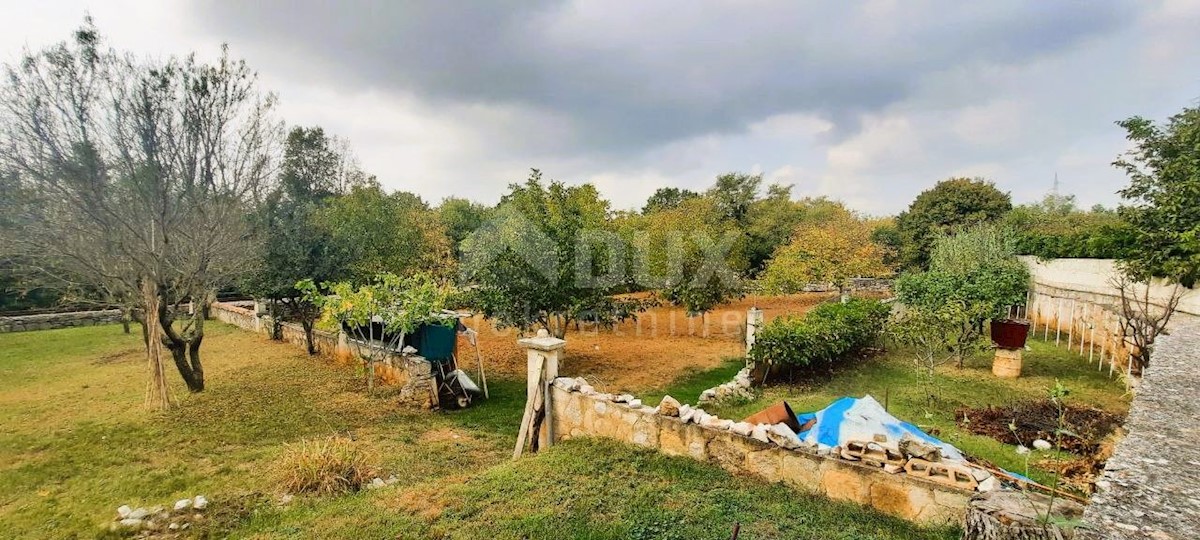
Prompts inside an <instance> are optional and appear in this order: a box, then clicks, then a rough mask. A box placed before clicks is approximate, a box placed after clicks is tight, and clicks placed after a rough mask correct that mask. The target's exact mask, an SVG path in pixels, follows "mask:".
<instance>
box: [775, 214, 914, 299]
mask: <svg viewBox="0 0 1200 540" xmlns="http://www.w3.org/2000/svg"><path fill="white" fill-rule="evenodd" d="M874 230H875V226H874V225H873V224H872V223H871V222H869V221H867V220H864V219H862V218H860V217H858V216H855V215H854V214H853V213H852V212H850V211H849V210H847V209H845V208H844V207H840V208H839V209H838V210H836V211H834V212H833V215H832V216H830V217H828V218H826V219H824V220H821V221H813V222H807V223H804V224H802V225H800V226H799V227H797V228H796V230H795V231H794V232H793V233H792V238H791V241H789V242H788V243H787V244H784V245H783V246H780V247H779V248H778V249H776V250H775V255H774V257H772V258H771V260H770V262H768V263H767V268H766V270H765V271H764V272H763V276H762V278H763V284H764V288H765V289H766V290H767V291H770V292H774V293H794V292H800V291H802V290H804V287H805V286H806V285H809V284H811V283H832V284H833V285H834V286H836V287H837V288H838V290H840V291H845V289H846V287H847V286H848V285H849V281H850V278H854V277H882V276H886V275H888V274H890V273H891V269H889V268H888V267H887V265H886V264H884V251H883V248H881V247H880V246H879V245H877V244H876V243H875V242H874V241H872V239H871V234H872V233H873V232H874Z"/></svg>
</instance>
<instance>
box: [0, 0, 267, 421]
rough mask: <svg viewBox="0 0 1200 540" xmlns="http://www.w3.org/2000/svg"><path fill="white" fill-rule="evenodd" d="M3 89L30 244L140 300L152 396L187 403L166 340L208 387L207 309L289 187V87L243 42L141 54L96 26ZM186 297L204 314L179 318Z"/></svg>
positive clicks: (195, 381) (96, 287) (23, 233)
mask: <svg viewBox="0 0 1200 540" xmlns="http://www.w3.org/2000/svg"><path fill="white" fill-rule="evenodd" d="M0 84H2V86H0V170H3V171H5V173H4V175H11V177H15V178H17V179H18V181H19V182H20V183H21V185H22V186H23V188H24V189H23V190H22V193H24V195H25V196H24V197H23V198H22V200H21V201H20V208H19V210H18V214H17V215H18V216H19V222H20V225H19V230H18V231H17V233H16V234H13V235H11V236H12V238H13V240H14V241H15V242H16V244H17V245H16V246H15V249H17V250H19V251H20V253H21V255H22V257H23V260H24V261H25V262H26V263H27V264H28V266H29V267H30V268H33V269H41V270H49V269H53V271H44V272H43V274H44V275H45V277H47V278H48V279H49V280H53V281H55V282H56V283H57V284H58V285H59V286H60V287H63V288H67V289H71V290H73V291H76V292H78V293H80V294H87V295H91V296H93V297H95V298H100V299H104V300H106V301H110V302H113V301H115V302H119V303H123V304H127V305H130V306H134V307H136V308H137V310H138V313H140V314H141V316H140V321H141V322H142V323H143V329H144V332H145V334H146V335H145V337H146V340H145V343H146V352H147V358H148V364H149V365H150V373H151V384H150V391H149V392H148V393H147V395H148V400H147V401H148V404H150V405H151V406H153V407H166V406H167V405H169V403H170V402H171V396H170V394H169V387H168V385H167V383H166V380H165V376H164V359H163V356H162V350H161V349H162V347H165V348H166V349H168V350H169V351H170V352H171V356H172V358H173V360H174V363H175V366H176V368H177V370H178V371H179V373H180V375H181V376H182V377H183V379H184V381H185V382H186V383H187V386H188V388H189V390H191V391H200V390H203V388H204V370H203V367H202V364H201V361H200V346H201V342H202V340H203V337H204V317H205V314H206V312H207V309H206V307H205V306H206V305H207V301H208V299H209V298H211V296H212V294H213V292H214V291H215V290H216V289H218V288H220V287H222V286H224V285H226V284H228V283H231V282H232V281H233V279H234V278H235V277H236V276H237V275H239V274H240V273H241V272H242V271H243V270H244V269H245V267H246V265H247V264H248V262H249V259H250V254H251V253H253V252H254V248H255V246H254V244H253V240H254V237H253V235H252V234H251V231H250V230H249V228H248V220H246V219H244V216H245V215H246V214H248V213H252V212H253V211H254V208H255V206H256V205H257V204H258V203H259V202H261V200H262V198H263V196H264V194H265V193H267V192H269V191H270V186H271V184H272V182H273V181H274V180H275V166H276V164H277V163H276V157H277V154H276V144H275V143H276V142H277V141H278V140H279V138H280V132H281V128H280V124H279V123H278V122H277V121H276V120H275V119H274V108H275V99H274V96H272V95H270V94H264V93H262V92H260V91H259V89H258V86H257V79H256V77H255V75H254V72H253V71H251V70H250V68H249V67H248V66H247V65H246V64H245V63H244V62H241V61H238V60H235V59H233V58H231V57H230V56H229V54H228V51H227V50H222V53H221V55H220V56H219V57H218V59H217V60H216V61H215V62H213V63H204V62H201V61H200V60H197V59H196V57H195V56H187V57H184V58H166V59H162V60H137V59H133V58H132V57H131V56H128V55H124V54H121V53H118V52H116V51H112V50H110V49H106V48H104V47H103V45H102V40H101V37H100V34H99V32H98V31H97V30H96V28H95V27H94V26H93V25H92V23H91V21H90V20H87V21H86V22H85V24H84V25H83V27H82V28H80V29H79V30H78V31H76V32H75V33H74V35H73V36H72V39H71V41H69V42H64V43H60V44H58V45H55V46H52V47H49V48H47V49H44V50H42V51H40V52H30V53H27V54H26V55H25V57H23V58H22V59H21V60H20V61H19V62H18V63H17V64H15V65H9V66H6V77H5V78H4V81H3V83H0ZM186 302H195V303H196V304H197V305H198V308H199V309H195V310H193V315H191V316H190V317H187V318H185V319H184V321H183V322H182V323H181V324H180V323H176V322H175V314H176V313H181V312H184V311H185V310H184V309H183V306H182V305H183V304H184V303H186Z"/></svg>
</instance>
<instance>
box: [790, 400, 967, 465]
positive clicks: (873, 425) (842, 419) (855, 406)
mask: <svg viewBox="0 0 1200 540" xmlns="http://www.w3.org/2000/svg"><path fill="white" fill-rule="evenodd" d="M796 418H797V419H798V420H799V421H800V425H805V424H806V423H808V422H809V421H810V420H816V423H815V424H814V425H813V426H812V427H811V428H809V429H808V430H807V431H804V432H802V433H799V434H798V435H797V437H799V438H800V440H801V441H804V442H806V443H809V444H815V445H817V446H818V447H820V448H833V447H835V446H845V444H846V443H847V442H850V441H859V442H871V441H873V440H874V436H875V435H876V434H882V435H886V436H887V442H884V443H880V445H881V446H884V447H886V448H889V449H891V450H898V443H899V442H900V440H901V439H902V438H904V437H906V436H908V437H912V438H915V439H918V440H921V441H924V442H927V443H929V444H932V445H934V446H937V447H938V448H940V449H941V451H942V458H943V459H945V460H948V461H965V460H964V458H963V455H962V452H959V451H958V449H957V448H955V447H953V446H951V445H950V444H947V443H945V442H942V441H941V440H939V439H937V438H935V437H933V436H932V435H930V434H928V433H925V432H924V431H921V430H920V429H919V428H918V427H917V426H914V425H912V424H910V423H908V422H905V421H902V420H900V419H898V418H896V417H895V416H892V415H891V414H888V412H887V411H886V410H884V409H883V406H882V405H880V404H879V402H878V401H875V398H873V397H871V396H863V397H862V398H852V397H844V398H841V399H838V400H837V401H834V402H833V403H831V404H829V406H828V407H825V408H824V409H821V410H819V411H814V412H810V413H803V414H797V415H796Z"/></svg>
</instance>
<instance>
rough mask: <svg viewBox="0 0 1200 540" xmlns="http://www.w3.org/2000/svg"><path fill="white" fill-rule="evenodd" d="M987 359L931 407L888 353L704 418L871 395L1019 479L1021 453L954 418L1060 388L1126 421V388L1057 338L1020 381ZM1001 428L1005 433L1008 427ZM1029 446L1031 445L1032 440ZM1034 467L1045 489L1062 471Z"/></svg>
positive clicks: (969, 363) (953, 378) (952, 377)
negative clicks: (1002, 375) (1002, 374)
mask: <svg viewBox="0 0 1200 540" xmlns="http://www.w3.org/2000/svg"><path fill="white" fill-rule="evenodd" d="M990 352H991V351H987V352H984V353H980V354H977V355H974V356H972V357H969V358H967V359H966V362H965V367H964V368H963V369H958V368H956V367H954V366H943V367H941V368H939V369H938V372H937V373H938V376H937V384H936V393H937V398H936V399H934V400H930V399H928V398H927V395H926V393H925V392H924V387H923V385H922V383H921V382H920V379H919V377H918V376H917V372H916V369H915V367H914V366H913V361H912V359H911V358H910V356H909V355H908V354H906V353H905V352H904V351H897V350H889V351H886V352H884V353H882V354H878V355H876V356H872V357H870V358H866V359H861V360H855V361H851V362H845V363H842V364H840V367H838V368H837V369H834V370H824V372H823V373H821V374H819V375H816V376H806V377H797V383H796V384H782V383H780V384H768V385H767V386H766V387H765V388H761V389H759V390H758V397H757V398H756V399H754V400H751V401H748V402H735V403H728V404H724V403H723V404H719V405H716V406H711V407H706V410H709V411H710V412H713V413H715V414H719V415H720V416H721V417H722V418H733V419H738V418H745V417H746V416H749V415H750V414H753V413H755V412H757V411H759V410H761V409H763V408H765V407H767V406H768V405H771V404H773V403H777V402H779V401H780V400H786V401H788V403H790V404H791V406H792V408H793V409H794V410H795V411H796V412H802V411H813V410H817V409H821V408H823V407H825V406H827V405H829V404H830V403H831V402H833V401H834V400H836V399H838V398H840V397H843V396H853V397H861V396H863V395H871V396H873V397H875V398H876V399H877V400H878V401H879V402H880V403H883V404H885V405H886V406H887V408H888V411H889V412H891V414H893V415H895V416H896V417H898V418H900V419H901V420H906V421H908V422H911V423H913V424H916V425H917V426H918V427H920V428H921V429H923V430H925V431H926V432H929V433H930V434H933V435H935V436H937V437H939V438H941V439H942V440H944V441H946V442H948V443H950V444H952V445H954V446H956V447H958V448H959V449H960V450H962V451H963V452H964V453H965V454H967V455H968V456H972V457H973V458H976V459H979V460H981V461H984V462H989V463H992V464H995V465H997V466H999V467H1002V468H1004V469H1007V470H1010V471H1015V472H1024V471H1025V467H1026V461H1025V458H1024V456H1022V455H1020V454H1018V453H1017V452H1016V446H1015V445H1014V444H1009V443H1006V442H1002V441H1000V440H997V439H995V438H992V437H990V436H987V435H979V434H976V433H973V432H972V431H970V430H969V429H965V428H962V427H960V426H959V425H958V422H959V419H960V417H959V416H958V415H957V414H956V412H957V411H959V410H962V409H980V408H986V407H1000V408H1003V407H1011V406H1013V405H1014V404H1017V403H1024V402H1033V401H1037V400H1042V399H1045V398H1046V397H1047V391H1048V389H1049V388H1052V387H1053V386H1054V384H1055V380H1059V381H1061V382H1062V383H1063V384H1064V385H1065V386H1066V387H1067V388H1069V389H1070V391H1071V393H1070V395H1069V396H1068V397H1067V398H1066V401H1067V403H1068V405H1070V406H1072V407H1083V408H1091V409H1095V410H1098V411H1102V412H1103V413H1105V414H1107V415H1112V416H1113V417H1116V418H1123V417H1124V415H1125V414H1126V413H1127V412H1128V408H1129V396H1128V395H1127V394H1126V393H1125V390H1124V387H1123V386H1122V385H1121V383H1120V382H1119V381H1116V380H1114V379H1111V378H1109V377H1108V376H1107V374H1106V373H1103V372H1098V371H1096V366H1095V364H1094V363H1093V364H1091V365H1089V364H1088V362H1087V358H1086V357H1081V356H1079V355H1078V354H1077V353H1075V352H1068V351H1066V350H1065V349H1062V348H1056V347H1055V346H1054V343H1053V337H1052V338H1051V340H1050V342H1044V341H1041V340H1031V341H1030V350H1029V351H1026V353H1025V368H1024V372H1023V375H1022V377H1021V378H1019V379H1011V380H1010V379H999V378H997V377H995V376H994V375H992V373H991V360H992V358H991V354H990ZM718 369H719V370H720V371H719V373H720V375H724V376H725V377H727V378H728V377H731V376H732V374H733V373H734V372H736V369H734V368H733V366H731V365H726V366H723V367H721V368H718ZM731 370H732V371H731ZM708 379H709V378H708V377H706V376H705V375H704V374H691V375H689V376H688V377H687V378H686V379H682V380H680V381H679V382H678V383H677V384H672V385H670V386H668V387H667V388H666V389H665V393H669V394H671V395H672V396H677V397H679V398H680V399H683V400H685V401H686V400H691V399H695V398H696V397H698V396H689V395H687V394H686V393H684V391H685V389H686V388H688V387H690V388H694V387H695V384H694V381H696V380H708ZM726 380H727V379H726ZM676 386H679V388H678V389H677V388H676ZM651 404H653V403H651ZM1004 425H1005V426H1007V421H1005V422H1004ZM1006 429H1007V428H1006ZM1025 444H1026V445H1029V444H1032V440H1029V441H1026V443H1025ZM1029 465H1030V466H1031V468H1030V470H1029V475H1030V476H1031V477H1032V478H1033V479H1034V480H1037V481H1039V482H1043V483H1048V482H1050V480H1051V477H1052V471H1053V469H1054V468H1056V467H1058V466H1060V465H1058V464H1056V463H1053V462H1048V461H1044V460H1040V459H1034V460H1031V462H1030V463H1029Z"/></svg>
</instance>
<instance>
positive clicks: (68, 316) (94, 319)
mask: <svg viewBox="0 0 1200 540" xmlns="http://www.w3.org/2000/svg"><path fill="white" fill-rule="evenodd" d="M119 322H121V310H119V309H105V310H100V311H74V312H70V313H43V314H40V315H18V316H15V317H0V334H3V333H6V332H27V331H31V330H53V329H55V328H70V327H74V326H96V325H98V324H115V323H119Z"/></svg>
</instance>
